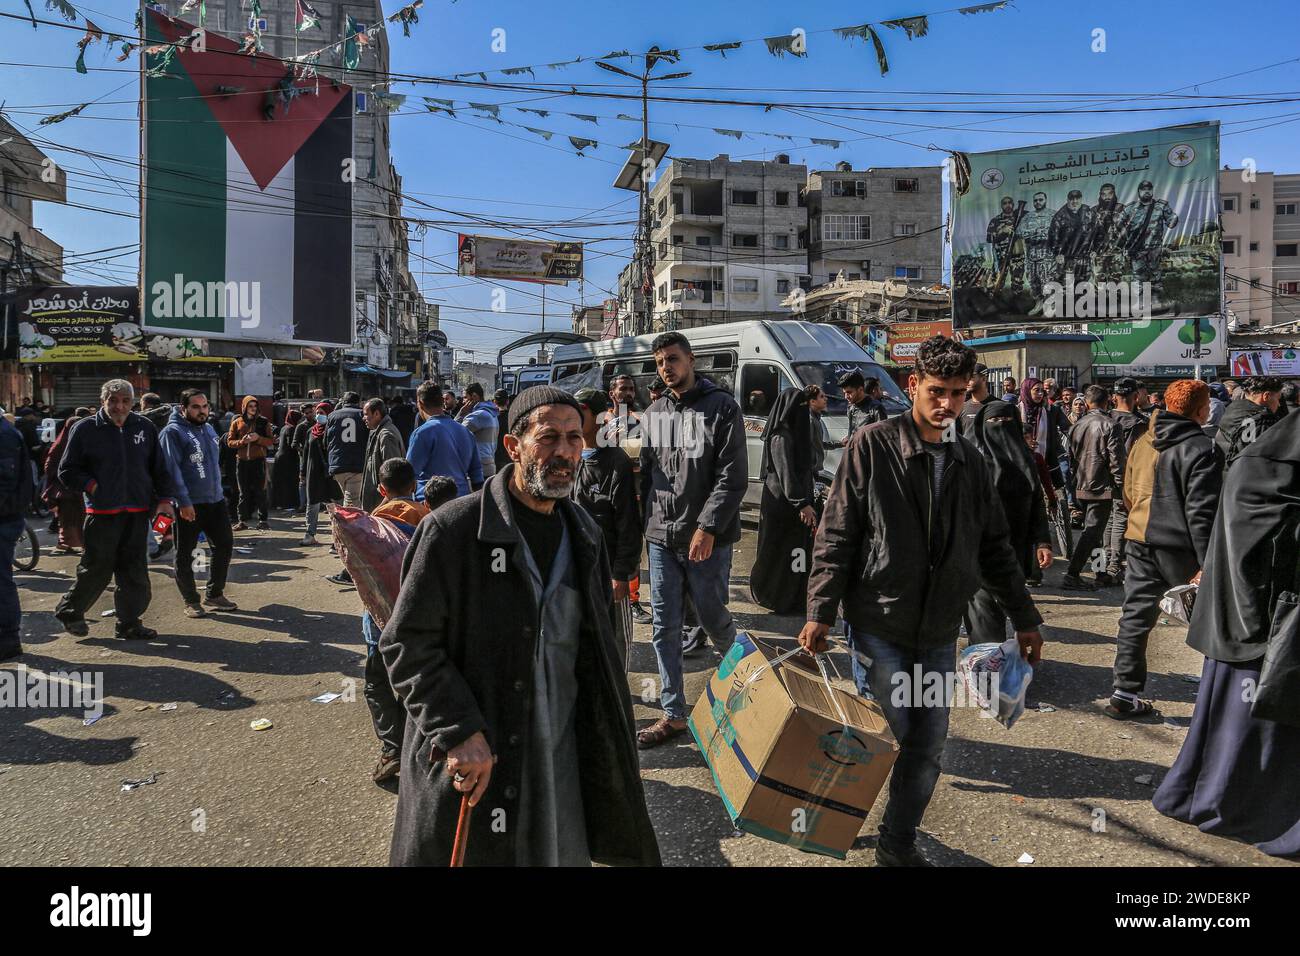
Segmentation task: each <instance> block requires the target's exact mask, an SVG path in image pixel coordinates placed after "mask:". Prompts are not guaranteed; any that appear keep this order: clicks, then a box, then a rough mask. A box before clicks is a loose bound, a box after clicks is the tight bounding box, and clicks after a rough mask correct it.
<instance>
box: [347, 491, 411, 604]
mask: <svg viewBox="0 0 1300 956" xmlns="http://www.w3.org/2000/svg"><path fill="white" fill-rule="evenodd" d="M330 516H331V520H332V522H333V525H334V540H335V542H336V543H337V545H338V549H339V554H340V555H341V556H342V558H343V566H344V567H345V568H347V569H348V574H350V575H352V581H353V582H354V583H355V584H356V586H357V594H359V595H360V596H361V603H362V604H364V605H365V606H366V610H367V611H369V612H370V616H371V617H373V618H374V619H375V625H376V626H377V627H380V628H382V627H383V626H384V625H385V624H387V623H388V619H389V618H390V617H391V616H392V614H393V605H394V604H396V603H397V592H398V591H399V590H400V589H401V581H402V559H403V557H405V555H406V548H407V546H408V545H409V544H410V543H411V537H410V535H408V534H407V533H406V532H405V531H403V530H402V529H401V528H399V527H398V526H397V525H396V524H394V523H393V522H391V521H386V520H384V519H383V518H376V517H374V516H373V515H370V514H367V513H366V512H364V511H362V510H361V509H360V508H345V507H343V506H342V505H334V506H331V507H330Z"/></svg>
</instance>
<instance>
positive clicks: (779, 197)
mask: <svg viewBox="0 0 1300 956" xmlns="http://www.w3.org/2000/svg"><path fill="white" fill-rule="evenodd" d="M772 201H773V202H774V203H776V205H778V206H788V205H790V194H789V193H788V192H786V191H784V190H777V191H776V194H775V195H774V196H773V200H772Z"/></svg>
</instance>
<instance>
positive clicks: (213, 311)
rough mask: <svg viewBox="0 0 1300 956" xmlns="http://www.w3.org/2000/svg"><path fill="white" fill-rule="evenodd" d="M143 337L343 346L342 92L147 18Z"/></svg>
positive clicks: (349, 320) (348, 331)
mask: <svg viewBox="0 0 1300 956" xmlns="http://www.w3.org/2000/svg"><path fill="white" fill-rule="evenodd" d="M147 23H148V25H147V30H148V36H149V40H150V44H151V45H150V46H149V47H148V48H147V49H146V52H145V67H146V75H145V81H144V84H143V90H144V97H143V100H144V102H143V103H142V115H143V117H144V136H143V151H144V188H143V199H142V202H143V216H144V222H143V242H144V249H143V272H144V290H143V291H144V301H143V303H142V306H143V308H142V311H143V313H144V323H145V326H146V327H147V328H148V329H150V330H157V331H167V332H172V333H182V334H193V335H202V336H204V337H207V338H213V339H222V338H224V339H248V340H255V341H263V342H284V343H286V344H288V343H292V344H301V345H341V346H346V345H350V344H351V343H352V329H353V311H354V306H353V298H354V296H353V285H352V178H353V173H352V170H353V162H352V111H353V103H352V89H351V88H350V87H348V86H345V85H342V84H338V85H335V84H334V83H332V82H331V81H330V80H328V79H311V80H296V79H294V74H293V72H292V68H291V65H290V64H287V63H285V62H284V61H283V60H280V59H277V58H275V57H271V56H264V55H262V54H253V55H248V54H243V53H240V52H239V49H240V48H239V46H238V45H237V44H236V43H234V42H233V41H231V40H229V39H227V38H225V37H222V36H219V35H218V34H215V33H212V32H210V31H209V32H207V33H206V34H204V35H203V41H202V43H199V42H194V41H192V40H190V39H189V38H190V37H191V36H192V34H193V32H194V28H193V27H192V26H191V25H190V24H187V23H184V22H182V21H180V20H176V19H172V18H169V17H167V16H165V15H162V14H159V13H158V12H156V11H154V10H149V11H148V21H147Z"/></svg>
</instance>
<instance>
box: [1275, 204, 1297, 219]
mask: <svg viewBox="0 0 1300 956" xmlns="http://www.w3.org/2000/svg"><path fill="white" fill-rule="evenodd" d="M1295 211H1296V204H1295V203H1293V202H1280V203H1278V204H1277V205H1276V206H1274V207H1273V215H1275V216H1294V215H1295Z"/></svg>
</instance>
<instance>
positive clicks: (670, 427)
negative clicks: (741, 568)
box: [637, 332, 749, 749]
mask: <svg viewBox="0 0 1300 956" xmlns="http://www.w3.org/2000/svg"><path fill="white" fill-rule="evenodd" d="M652 349H653V352H654V357H655V367H656V368H657V370H658V372H659V377H660V378H662V379H663V381H664V384H665V385H667V386H668V391H667V394H665V395H664V396H663V397H662V398H660V399H658V400H657V401H655V402H653V403H652V404H651V405H650V407H649V408H648V409H647V410H646V412H645V414H644V415H643V416H642V417H641V506H642V508H643V509H645V538H646V541H647V542H648V544H649V551H650V591H651V594H652V595H653V596H654V597H653V601H652V605H651V609H652V611H653V614H654V637H653V643H654V649H655V657H656V658H658V660H659V679H660V691H659V699H660V702H661V703H662V705H663V709H664V716H663V717H662V718H661V719H659V720H657V721H655V723H653V724H651V725H650V726H649V727H646V728H643V729H642V730H641V731H640V732H639V733H638V734H637V744H638V746H640V747H641V748H642V749H645V748H648V747H655V746H658V745H659V744H662V743H664V742H666V741H668V740H670V739H671V738H673V737H675V736H677V735H678V734H680V733H683V732H684V731H685V730H686V704H687V701H686V697H685V694H684V691H685V688H684V687H683V684H682V654H683V647H682V615H683V607H684V598H685V596H686V595H688V594H689V596H690V597H691V598H692V599H693V600H694V602H695V607H696V610H697V611H698V613H699V617H700V623H701V624H702V625H703V626H704V630H705V632H706V633H707V634H708V636H709V638H710V640H712V641H713V643H714V645H715V646H716V648H717V649H718V650H719V651H721V652H724V653H725V652H726V651H727V649H728V648H730V646H731V643H732V641H733V640H734V639H735V636H736V624H735V621H734V620H732V617H731V612H730V611H729V610H728V609H727V599H728V595H729V584H730V578H731V547H732V545H733V544H735V543H736V542H737V541H738V540H740V503H741V501H742V500H743V499H744V497H745V491H746V489H747V488H748V486H749V463H748V455H747V452H746V448H745V422H744V418H743V416H742V415H741V413H740V406H739V405H738V404H736V400H735V399H734V398H732V397H731V395H730V394H728V393H727V392H726V391H724V390H722V389H720V388H718V386H716V385H714V384H713V383H712V382H711V381H709V380H708V379H707V378H701V377H699V376H697V375H696V374H695V355H694V353H692V352H691V346H690V342H689V341H688V340H687V338H686V336H684V335H682V334H681V333H680V332H665V333H664V334H662V335H660V336H659V337H658V338H656V339H655V340H654V343H653V345H652ZM687 650H690V648H687Z"/></svg>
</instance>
